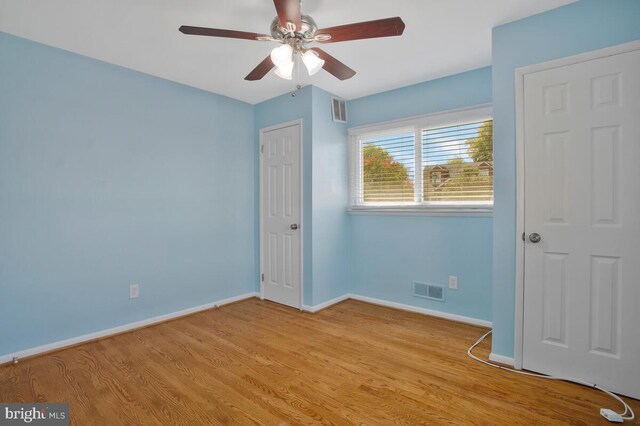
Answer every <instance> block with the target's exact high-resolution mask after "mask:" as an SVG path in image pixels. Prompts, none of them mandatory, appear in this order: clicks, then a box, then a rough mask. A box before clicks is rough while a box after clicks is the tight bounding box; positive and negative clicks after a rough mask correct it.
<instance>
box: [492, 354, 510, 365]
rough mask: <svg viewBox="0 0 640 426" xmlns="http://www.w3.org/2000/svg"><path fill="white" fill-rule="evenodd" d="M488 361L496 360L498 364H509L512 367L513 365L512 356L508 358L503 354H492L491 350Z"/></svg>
mask: <svg viewBox="0 0 640 426" xmlns="http://www.w3.org/2000/svg"><path fill="white" fill-rule="evenodd" d="M489 361H493V362H497V363H499V364H504V365H509V366H511V367H513V365H514V362H513V358H510V357H508V356H504V355H498V354H494V353H493V352H491V353H490V354H489Z"/></svg>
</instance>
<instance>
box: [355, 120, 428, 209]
mask: <svg viewBox="0 0 640 426" xmlns="http://www.w3.org/2000/svg"><path fill="white" fill-rule="evenodd" d="M359 148H360V149H359V151H360V153H359V161H360V163H361V164H360V170H361V173H360V174H361V176H360V177H359V179H358V181H359V196H358V199H359V201H360V202H361V203H370V204H404V203H413V202H414V201H415V186H414V182H415V176H416V173H415V170H416V168H415V133H414V132H413V130H410V131H407V130H402V129H398V131H397V132H393V133H390V134H385V135H369V136H366V137H363V138H362V139H360V143H359Z"/></svg>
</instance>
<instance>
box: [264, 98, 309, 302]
mask: <svg viewBox="0 0 640 426" xmlns="http://www.w3.org/2000/svg"><path fill="white" fill-rule="evenodd" d="M312 91H313V89H312V86H306V87H303V88H302V89H300V90H298V92H297V93H296V96H295V97H293V96H291V94H290V93H287V94H284V95H282V96H278V97H276V98H273V99H269V100H267V101H264V102H261V103H259V104H257V105H255V106H254V128H255V133H254V140H255V151H256V152H258V149H259V145H260V129H263V128H265V127H270V126H274V125H277V124H282V123H287V122H289V121H293V120H298V119H302V131H303V135H302V137H303V151H302V154H303V186H304V188H303V193H304V200H303V209H304V212H303V227H302V232H303V243H304V274H303V277H304V291H303V298H304V303H305V305H312V304H313V291H312V290H313V287H312V283H313V262H312V260H313V258H312V229H313V227H312V214H311V213H312V208H311V201H312V196H311V181H312V162H311V160H312V148H311V141H312V126H313V112H312V109H313V105H312V94H313V93H312ZM259 162H260V160H259V158H256V159H255V164H254V167H255V171H256V172H255V179H254V185H255V192H254V196H255V199H256V200H259V199H260V175H259V170H260V164H259ZM259 224H260V205H259V203H258V204H257V205H256V209H255V212H254V226H255V229H256V232H255V241H256V243H255V244H256V256H255V259H254V262H255V265H256V266H255V267H256V270H259V268H260V235H259V229H260V226H259ZM255 286H256V291H258V290H259V289H260V281H259V280H258V278H257V276H256V281H255Z"/></svg>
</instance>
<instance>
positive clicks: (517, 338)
mask: <svg viewBox="0 0 640 426" xmlns="http://www.w3.org/2000/svg"><path fill="white" fill-rule="evenodd" d="M635 50H640V41H631V42H628V43H623V44H619V45H615V46H611V47H606V48H604V49H598V50H593V51H590V52H586V53H581V54H579V55H573V56H567V57H564V58H560V59H556V60H552V61H548V62H542V63H539V64H533V65H528V66H525V67H521V68H516V69H515V107H516V265H515V266H516V276H515V318H514V321H515V322H514V330H515V331H514V339H513V340H514V347H513V365H514V367H515V368H516V369H522V368H523V366H522V360H523V358H524V354H523V348H524V286H525V283H524V261H525V259H524V257H525V254H524V242H523V241H522V235H523V233H525V232H526V226H525V217H524V206H525V193H524V143H525V141H524V102H525V99H524V79H525V76H526V75H527V74H532V73H536V72H539V71H545V70H550V69H553V68H558V67H563V66H567V65H573V64H578V63H581V62H586V61H591V60H594V59H599V58H604V57H607V56H613V55H618V54H621V53H627V52H632V51H635ZM496 356H498V355H496Z"/></svg>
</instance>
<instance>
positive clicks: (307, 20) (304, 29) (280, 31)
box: [271, 15, 318, 40]
mask: <svg viewBox="0 0 640 426" xmlns="http://www.w3.org/2000/svg"><path fill="white" fill-rule="evenodd" d="M300 17H301V21H302V25H301V29H300V31H295V32H294V34H293V35H292V34H291V33H290V32H289V30H287V29H286V28H283V27H282V26H281V25H280V18H278V17H277V16H276V17H275V18H274V19H273V21H272V22H271V36H272V37H273V38H275V39H277V40H284V39H287V38H299V39H305V40H313V38H314V37H315V34H316V31H317V30H318V25H316V21H314V20H313V18H312V17H311V16H309V15H300Z"/></svg>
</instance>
